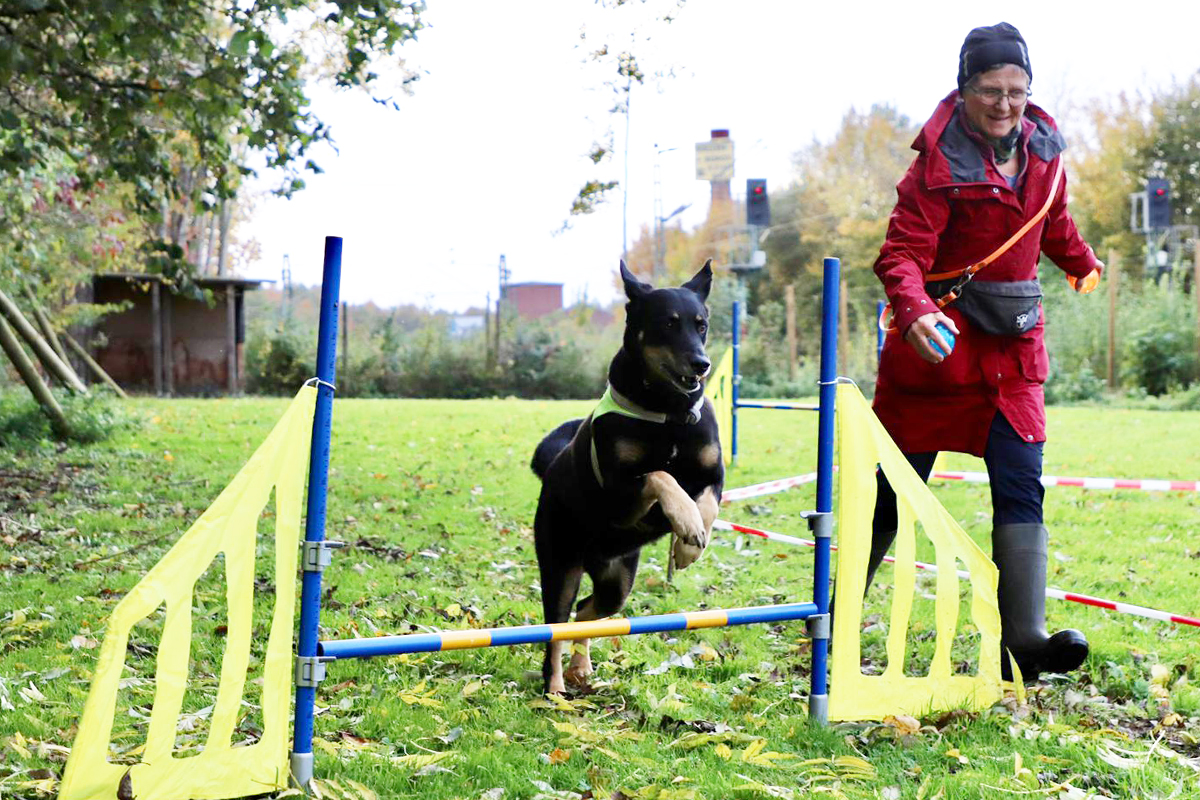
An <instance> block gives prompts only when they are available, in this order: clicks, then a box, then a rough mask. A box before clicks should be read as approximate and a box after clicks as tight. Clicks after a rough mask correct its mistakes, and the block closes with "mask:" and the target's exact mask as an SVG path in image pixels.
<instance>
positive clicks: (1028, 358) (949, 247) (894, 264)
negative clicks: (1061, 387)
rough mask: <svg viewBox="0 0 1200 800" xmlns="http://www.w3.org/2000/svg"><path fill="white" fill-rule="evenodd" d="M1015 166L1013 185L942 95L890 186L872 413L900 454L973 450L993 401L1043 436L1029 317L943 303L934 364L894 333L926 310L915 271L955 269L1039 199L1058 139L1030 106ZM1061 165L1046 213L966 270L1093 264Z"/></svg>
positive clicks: (1011, 271)
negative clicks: (992, 315) (1020, 331)
mask: <svg viewBox="0 0 1200 800" xmlns="http://www.w3.org/2000/svg"><path fill="white" fill-rule="evenodd" d="M1021 124H1022V133H1021V144H1020V148H1021V152H1022V153H1023V158H1022V171H1021V175H1020V180H1019V182H1018V184H1017V189H1016V190H1013V189H1011V188H1009V185H1008V182H1007V181H1006V180H1005V178H1004V176H1003V175H1001V174H1000V172H999V171H998V170H997V169H996V165H995V162H994V161H993V159H992V155H991V149H990V148H989V147H987V146H986V145H984V144H983V140H982V138H980V137H979V136H978V135H977V134H975V133H973V132H970V131H969V130H968V128H967V126H966V121H965V119H964V118H963V117H962V115H961V111H960V110H959V107H958V92H952V93H951V94H950V95H949V96H948V97H946V99H944V100H942V102H941V104H939V105H938V107H937V110H936V111H935V112H934V114H933V117H932V118H931V119H930V120H929V121H928V122H927V123H925V127H924V128H923V129H922V130H921V133H920V134H919V135H918V136H917V138H916V141H914V142H913V145H912V147H913V149H914V150H916V151H917V152H918V153H919V155H918V156H917V158H916V159H915V160H914V161H913V163H912V166H911V167H909V169H908V172H907V173H906V174H905V176H904V178H903V179H901V181H900V183H899V184H897V186H896V193H897V195H898V198H899V199H898V200H897V202H896V207H895V209H894V210H893V211H892V216H891V220H890V222H889V224H888V233H887V240H886V241H885V242H884V244H883V247H882V249H881V251H880V254H879V259H878V260H877V261H876V262H875V273H876V274H877V275H878V276H879V279H880V280H881V281H882V282H883V287H884V291H885V292H886V293H887V297H888V300H889V301H890V302H891V306H892V311H893V312H894V315H895V316H894V322H895V330H893V331H891V332H889V333H888V335H887V339H886V340H885V342H884V346H883V355H882V357H881V359H880V362H879V378H878V381H877V383H876V386H875V402H874V408H875V413H876V414H877V415H878V416H879V419H880V420H881V421H882V422H883V425H884V427H885V428H887V430H888V432H889V433H890V434H891V436H892V438H893V439H894V440H895V441H896V443H897V444H898V445H899V446H900V449H901V450H902V451H904V452H906V453H923V452H931V451H935V450H955V451H959V452H963V453H970V454H972V455H976V456H982V455H983V451H984V448H985V447H986V445H987V436H988V429H989V426H990V425H991V422H992V418H993V417H994V416H995V414H996V411H997V409H998V410H1000V411H1001V412H1003V413H1004V416H1005V417H1006V418H1007V419H1008V421H1009V422H1010V423H1012V426H1013V428H1015V429H1016V431H1017V433H1018V434H1020V435H1021V437H1022V438H1024V439H1025V440H1026V441H1030V442H1044V441H1045V440H1046V410H1045V399H1044V395H1043V393H1042V384H1043V383H1044V382H1045V380H1046V373H1047V371H1048V368H1049V357H1048V356H1047V354H1046V344H1045V341H1044V338H1043V325H1044V322H1045V310H1044V309H1043V311H1042V314H1041V319H1039V321H1038V323H1037V326H1036V327H1035V328H1034V329H1033V330H1031V331H1029V332H1028V333H1026V334H1024V335H1022V336H1018V337H1012V336H993V335H990V334H986V333H983V332H982V331H980V330H979V329H978V328H974V327H972V325H971V323H969V322H968V321H967V320H966V319H965V318H964V317H963V316H962V314H960V313H959V312H958V311H957V310H956V309H955V307H954V305H953V304H951V305H949V306H948V307H947V308H946V309H945V313H946V314H947V315H948V316H949V317H950V318H951V319H953V320H954V322H955V323H956V324H957V325H958V329H959V331H960V335H959V336H958V337H957V341H956V343H955V346H954V350H953V351H952V352H951V354H950V355H949V357H947V358H946V359H945V360H943V361H942V363H940V364H930V363H929V362H927V361H924V360H923V359H922V358H921V357H920V356H919V355H917V352H916V351H915V350H914V349H913V348H912V346H911V345H909V343H908V342H906V341H905V340H904V336H903V333H904V331H906V330H907V329H908V326H909V325H911V324H912V322H913V321H914V320H915V319H916V318H917V317H919V316H921V315H922V314H927V313H929V312H931V311H935V310H936V308H937V307H936V305H935V304H934V298H932V297H930V296H929V294H928V293H927V292H926V289H925V276H926V275H929V274H934V273H939V272H949V271H951V270H956V269H961V268H963V267H966V266H968V265H970V264H973V263H975V262H976V261H979V260H980V259H983V258H985V257H987V256H988V255H990V254H991V253H992V252H993V251H995V250H996V249H997V248H998V247H1000V245H1001V244H1003V243H1004V242H1005V241H1007V240H1008V238H1009V237H1010V236H1011V235H1012V234H1014V233H1016V231H1017V230H1018V229H1019V228H1020V227H1021V226H1022V225H1023V224H1024V223H1025V222H1026V220H1028V219H1030V218H1031V217H1033V216H1034V215H1035V214H1037V212H1038V211H1039V210H1041V208H1042V206H1043V205H1044V204H1045V202H1046V198H1047V196H1048V194H1049V191H1050V185H1051V183H1052V181H1053V179H1054V170H1055V167H1056V166H1057V164H1056V161H1057V160H1058V159H1059V158H1061V157H1062V155H1061V154H1062V151H1063V150H1064V149H1065V147H1066V143H1065V141H1064V140H1063V137H1062V135H1061V134H1060V133H1059V132H1058V128H1057V126H1056V125H1055V123H1054V120H1053V119H1051V118H1050V116H1049V115H1048V114H1047V113H1046V112H1045V111H1043V110H1042V109H1040V108H1038V107H1037V106H1035V105H1032V104H1031V105H1029V106H1028V107H1027V109H1026V111H1025V115H1024V116H1023V117H1022V119H1021ZM1066 184H1067V181H1066V176H1065V175H1064V176H1063V178H1062V180H1061V181H1060V185H1059V188H1058V196H1057V197H1056V199H1055V200H1054V202H1053V204H1052V205H1051V206H1050V210H1049V211H1048V212H1047V214H1046V216H1045V217H1044V218H1043V219H1042V220H1041V221H1040V222H1039V223H1038V224H1037V225H1035V226H1034V227H1033V228H1032V229H1031V230H1030V231H1029V232H1028V233H1027V234H1025V236H1024V237H1023V238H1022V239H1021V240H1020V241H1019V242H1017V243H1016V244H1014V245H1013V246H1012V248H1010V249H1009V250H1008V251H1007V252H1006V253H1005V254H1004V255H1002V256H1001V257H1000V258H998V259H997V260H996V261H994V262H992V263H991V264H989V265H988V266H986V267H984V268H983V269H982V270H980V271H979V272H978V273H977V274H976V277H975V280H976V281H1023V280H1031V279H1033V278H1036V277H1037V267H1038V257H1039V255H1040V254H1041V253H1043V252H1044V253H1045V254H1046V255H1047V256H1049V257H1050V258H1051V259H1052V260H1053V261H1054V263H1055V264H1057V265H1058V266H1059V268H1060V269H1062V270H1063V271H1064V272H1066V273H1068V274H1069V275H1074V276H1075V277H1078V278H1082V277H1084V276H1086V275H1087V274H1088V273H1090V272H1091V271H1092V270H1093V269H1095V268H1098V267H1099V262H1098V261H1097V259H1096V255H1095V253H1093V252H1092V249H1091V248H1090V247H1089V246H1088V245H1087V243H1085V242H1084V241H1083V239H1082V237H1080V235H1079V231H1078V230H1077V229H1076V227H1075V222H1074V220H1072V219H1071V215H1070V213H1069V212H1068V211H1067V187H1066Z"/></svg>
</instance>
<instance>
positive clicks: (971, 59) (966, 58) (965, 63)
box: [958, 22, 1033, 91]
mask: <svg viewBox="0 0 1200 800" xmlns="http://www.w3.org/2000/svg"><path fill="white" fill-rule="evenodd" d="M996 64H1016V65H1017V66H1018V67H1020V68H1021V69H1023V70H1025V74H1027V75H1028V76H1029V79H1030V80H1031V81H1032V80H1033V68H1032V67H1030V66H1029V48H1028V47H1026V46H1025V39H1024V38H1023V37H1022V36H1021V32H1020V31H1018V30H1017V29H1016V28H1014V27H1013V26H1012V25H1009V24H1008V23H1007V22H1001V23H999V24H996V25H988V26H986V27H982V28H976V29H975V30H973V31H971V32H970V33H968V34H967V38H966V40H965V41H964V42H963V46H962V50H960V51H959V53H958V89H959V91H962V89H963V87H964V86H966V85H967V81H969V80H971V76H972V75H974V74H975V73H977V72H983V71H984V70H985V69H987V68H988V67H992V66H995V65H996Z"/></svg>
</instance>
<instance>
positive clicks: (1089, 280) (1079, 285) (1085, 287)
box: [1067, 261, 1104, 294]
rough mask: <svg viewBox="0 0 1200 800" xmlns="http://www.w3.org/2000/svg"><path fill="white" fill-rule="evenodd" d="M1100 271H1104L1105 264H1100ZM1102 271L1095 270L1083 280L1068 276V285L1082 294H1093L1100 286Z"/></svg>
mask: <svg viewBox="0 0 1200 800" xmlns="http://www.w3.org/2000/svg"><path fill="white" fill-rule="evenodd" d="M1100 269H1104V262H1103V261H1101V262H1100ZM1100 269H1094V270H1092V271H1091V272H1089V273H1088V274H1087V275H1084V276H1083V277H1082V278H1076V277H1075V276H1074V275H1068V276H1067V283H1068V284H1070V285H1071V288H1072V289H1074V290H1075V291H1077V292H1079V293H1080V294H1091V293H1092V292H1094V291H1095V290H1096V287H1097V286H1099V285H1100Z"/></svg>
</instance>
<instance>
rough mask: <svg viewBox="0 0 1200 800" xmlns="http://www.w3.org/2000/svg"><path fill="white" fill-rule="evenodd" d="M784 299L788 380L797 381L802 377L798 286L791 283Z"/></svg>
mask: <svg viewBox="0 0 1200 800" xmlns="http://www.w3.org/2000/svg"><path fill="white" fill-rule="evenodd" d="M783 299H784V301H785V303H786V306H787V352H788V380H790V381H792V382H793V383H795V382H796V381H797V380H798V379H799V378H800V365H799V364H798V363H796V287H795V286H793V285H792V284H790V283H789V284H788V285H787V287H786V289H784V294H783Z"/></svg>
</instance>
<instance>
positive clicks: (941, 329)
mask: <svg viewBox="0 0 1200 800" xmlns="http://www.w3.org/2000/svg"><path fill="white" fill-rule="evenodd" d="M935 330H937V332H938V333H940V334H941V335H942V338H943V339H945V340H946V344H948V345H950V352H943V351H942V348H941V347H939V346H938V343H937V340H935V339H934V338H933V337H932V336H930V337H929V346H930V347H932V348H933V351H934V352H935V353H937V354H938V355H939V356H941V357H942V358H945V357H946V356H948V355H950V353H952V352H954V334H953V333H951V332H950V329H949V328H947V327H946V325H945V323H942V322H939V323H938V324H937V327H936V328H935Z"/></svg>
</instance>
